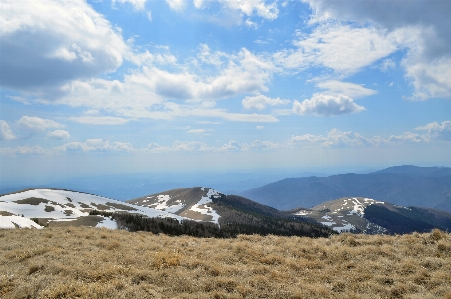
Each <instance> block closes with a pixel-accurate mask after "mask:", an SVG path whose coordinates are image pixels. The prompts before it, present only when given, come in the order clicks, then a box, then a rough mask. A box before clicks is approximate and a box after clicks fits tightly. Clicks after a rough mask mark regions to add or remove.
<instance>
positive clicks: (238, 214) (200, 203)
mask: <svg viewBox="0 0 451 299" xmlns="http://www.w3.org/2000/svg"><path fill="white" fill-rule="evenodd" d="M311 222H312V221H310V222H309V220H305V219H302V218H301V217H296V216H293V215H291V214H288V213H284V212H279V211H277V210H275V209H273V208H270V207H265V206H263V205H260V204H258V203H253V202H250V201H249V200H247V199H243V198H238V197H234V196H232V197H227V196H226V195H224V194H222V193H219V192H218V191H216V190H214V189H211V188H201V187H198V188H185V189H175V190H170V191H167V192H164V193H161V194H156V195H151V196H146V197H142V198H138V199H135V200H130V201H129V202H121V201H117V200H114V199H111V198H106V197H102V196H97V195H93V194H88V193H82V192H76V191H69V190H63V189H48V188H46V189H27V190H22V191H20V192H15V193H10V194H6V195H2V196H0V228H14V227H28V228H31V227H34V228H42V227H43V226H95V227H107V228H113V229H117V228H120V229H126V230H129V231H138V230H145V231H151V232H154V233H165V234H169V235H182V234H186V235H192V236H198V237H234V236H237V235H238V234H262V235H267V234H275V235H288V236H291V235H296V236H309V237H326V236H329V235H330V234H332V233H334V232H333V231H331V230H330V229H329V228H327V227H323V226H321V225H319V224H318V223H311Z"/></svg>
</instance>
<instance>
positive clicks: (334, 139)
mask: <svg viewBox="0 0 451 299" xmlns="http://www.w3.org/2000/svg"><path fill="white" fill-rule="evenodd" d="M322 144H323V146H325V147H364V146H369V145H371V144H372V142H371V140H370V139H367V138H365V137H363V136H362V135H360V134H359V133H354V132H342V131H339V130H337V129H332V130H330V131H329V133H328V134H327V137H325V138H324V140H323V143H322Z"/></svg>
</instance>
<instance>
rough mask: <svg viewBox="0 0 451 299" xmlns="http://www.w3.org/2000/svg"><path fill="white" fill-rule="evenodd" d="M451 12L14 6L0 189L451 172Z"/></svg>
mask: <svg viewBox="0 0 451 299" xmlns="http://www.w3.org/2000/svg"><path fill="white" fill-rule="evenodd" d="M450 15H451V2H450V1H439V0H432V1H419V0H411V1H397V0H378V1H375V0H368V1H333V0H302V1H300V0H293V1H288V0H287V1H282V0H280V1H277V0H270V1H264V0H247V1H245V0H229V1H226V0H165V1H164V0H103V1H102V0H97V1H85V0H66V1H54V0H34V1H23V0H2V1H1V3H0V22H1V23H0V55H1V56H0V169H1V170H0V179H1V180H4V181H5V180H16V179H27V178H29V179H32V178H36V177H40V178H48V179H55V178H60V177H62V176H64V177H70V176H80V175H92V174H107V173H134V172H158V171H169V172H171V171H172V172H190V171H196V172H202V171H207V170H208V171H229V170H240V169H242V170H244V169H251V170H255V171H259V169H281V168H290V169H298V170H302V169H314V168H324V167H384V166H391V165H401V164H414V165H420V166H426V165H428V166H431V165H440V166H451V159H450V157H451V35H450V34H449V28H451V21H450V18H449V16H450Z"/></svg>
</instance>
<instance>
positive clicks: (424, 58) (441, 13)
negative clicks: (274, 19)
mask: <svg viewBox="0 0 451 299" xmlns="http://www.w3.org/2000/svg"><path fill="white" fill-rule="evenodd" d="M304 2H307V3H309V5H310V6H311V7H312V8H313V11H314V14H313V15H312V19H311V23H320V24H322V23H328V22H330V21H331V20H335V21H336V20H340V21H345V22H349V21H356V22H359V23H360V24H361V25H365V26H367V25H368V23H370V24H372V26H373V28H376V27H378V28H383V29H385V30H386V31H387V38H390V39H393V40H394V41H395V44H398V45H399V46H401V47H403V48H405V49H408V51H407V55H406V56H405V57H404V58H403V60H402V62H401V65H402V66H403V67H404V69H405V71H406V76H407V77H408V78H409V79H410V80H411V82H412V85H413V88H414V93H413V95H412V97H411V99H415V100H427V99H429V98H451V80H449V78H450V74H451V70H450V68H449V67H446V66H447V65H450V64H451V50H450V49H451V35H450V34H449V12H450V11H451V2H450V1H424V0H412V1H409V5H407V6H406V5H405V3H404V2H403V1H397V0H386V1H384V3H383V5H381V2H380V1H378V0H368V1H358V2H355V1H343V2H340V5H336V2H335V1H332V0H304ZM362 56H363V55H362Z"/></svg>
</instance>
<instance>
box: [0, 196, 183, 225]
mask: <svg viewBox="0 0 451 299" xmlns="http://www.w3.org/2000/svg"><path fill="white" fill-rule="evenodd" d="M92 209H97V210H104V211H107V212H121V211H125V212H130V213H139V214H143V215H145V216H148V217H161V218H166V217H170V218H175V219H178V220H183V219H186V218H185V217H181V216H178V215H175V214H172V213H169V212H166V211H161V210H157V209H153V208H149V207H142V206H137V205H133V204H129V203H126V202H122V201H118V200H114V199H111V198H106V197H102V196H97V195H92V194H87V193H80V192H75V191H67V190H59V189H31V190H26V191H22V192H18V193H13V194H7V195H3V196H0V212H2V211H3V212H7V213H9V214H13V215H18V216H22V215H23V217H20V218H22V219H26V218H52V219H53V220H54V221H72V220H75V219H76V218H77V217H81V216H88V215H89V211H90V210H92ZM1 217H12V216H1ZM1 219H2V220H1V222H0V227H11V224H10V223H9V222H8V221H7V220H5V219H4V218H1ZM30 221H31V220H30ZM111 222H114V221H112V220H110V219H109V218H105V220H104V221H102V222H100V223H99V224H98V225H97V226H99V227H110V228H113V227H114V228H117V226H115V224H112V223H111ZM33 223H34V222H33Z"/></svg>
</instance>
